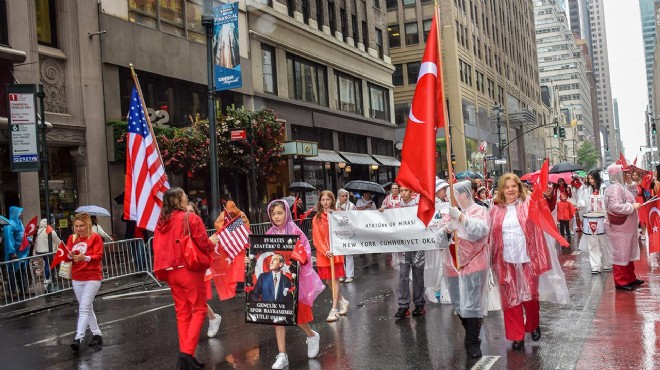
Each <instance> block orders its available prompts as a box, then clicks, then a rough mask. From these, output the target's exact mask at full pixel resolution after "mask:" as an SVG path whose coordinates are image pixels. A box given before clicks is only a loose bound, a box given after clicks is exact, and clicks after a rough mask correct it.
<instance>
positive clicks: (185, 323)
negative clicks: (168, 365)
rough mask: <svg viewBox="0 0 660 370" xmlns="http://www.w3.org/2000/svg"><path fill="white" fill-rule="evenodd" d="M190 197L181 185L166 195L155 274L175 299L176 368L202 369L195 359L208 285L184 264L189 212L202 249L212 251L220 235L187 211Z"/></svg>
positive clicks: (156, 245)
mask: <svg viewBox="0 0 660 370" xmlns="http://www.w3.org/2000/svg"><path fill="white" fill-rule="evenodd" d="M187 204H188V196H187V195H186V194H185V193H184V191H183V190H182V189H181V188H172V189H169V190H168V191H166V192H165V195H164V196H163V209H162V211H161V214H160V219H159V220H158V226H157V227H156V232H155V233H154V273H155V274H156V277H157V278H158V279H160V280H165V281H167V283H168V284H169V286H170V289H171V292H172V298H174V310H175V312H176V321H177V329H178V332H179V351H180V352H179V355H178V356H177V369H203V368H204V364H203V363H201V362H199V361H197V359H196V358H195V350H196V349H197V341H198V339H199V333H200V331H201V329H202V325H203V323H204V318H205V317H206V286H205V285H204V272H196V271H191V270H188V269H187V268H186V267H185V266H184V260H183V246H182V245H181V244H180V243H179V239H181V237H183V236H184V227H185V226H184V219H185V216H186V213H187V214H188V223H189V225H190V238H191V240H192V241H193V242H194V243H195V245H196V246H197V247H198V248H199V249H200V250H201V251H202V252H207V253H210V252H211V250H212V249H213V245H214V244H215V243H217V242H218V237H217V236H216V235H213V236H212V237H210V238H208V237H207V236H206V228H205V227H204V222H203V221H202V219H201V218H200V217H199V216H197V215H195V214H194V213H192V212H186V206H187Z"/></svg>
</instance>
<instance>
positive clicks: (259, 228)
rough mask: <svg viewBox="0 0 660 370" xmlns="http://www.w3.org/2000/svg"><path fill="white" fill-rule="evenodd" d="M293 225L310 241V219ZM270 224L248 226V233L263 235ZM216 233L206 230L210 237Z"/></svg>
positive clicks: (298, 221) (212, 230)
mask: <svg viewBox="0 0 660 370" xmlns="http://www.w3.org/2000/svg"><path fill="white" fill-rule="evenodd" d="M294 223H295V224H296V225H297V226H298V227H299V228H300V230H302V232H303V233H305V236H307V239H309V240H310V242H311V240H312V218H311V217H308V218H306V219H304V220H297V221H294ZM271 226H272V224H271V223H270V222H262V223H258V224H250V231H251V232H252V234H256V235H263V234H265V233H266V231H268V229H270V227H271ZM215 232H216V230H215V229H208V230H206V233H207V234H208V236H209V237H210V236H211V235H213V234H214V233H215Z"/></svg>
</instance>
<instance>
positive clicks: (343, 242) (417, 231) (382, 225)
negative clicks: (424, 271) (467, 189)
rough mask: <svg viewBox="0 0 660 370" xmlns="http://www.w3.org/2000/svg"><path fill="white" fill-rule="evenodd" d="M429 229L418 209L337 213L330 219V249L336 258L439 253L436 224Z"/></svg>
mask: <svg viewBox="0 0 660 370" xmlns="http://www.w3.org/2000/svg"><path fill="white" fill-rule="evenodd" d="M437 216H438V214H437V213H436V214H435V216H434V218H433V221H432V222H431V224H429V227H428V228H427V227H426V226H424V224H423V223H422V221H420V220H419V218H417V207H405V208H391V209H386V210H385V211H383V212H380V211H335V212H332V213H331V214H330V216H329V222H330V245H331V248H332V252H333V253H334V254H337V255H349V254H363V253H385V252H410V251H420V250H436V249H438V247H436V245H435V234H436V233H437V232H438V231H439V228H438V227H434V222H435V221H436V220H437V219H439V217H437Z"/></svg>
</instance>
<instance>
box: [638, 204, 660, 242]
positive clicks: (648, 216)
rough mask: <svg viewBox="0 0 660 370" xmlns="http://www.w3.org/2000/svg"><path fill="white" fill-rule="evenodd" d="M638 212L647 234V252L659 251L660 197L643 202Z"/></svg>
mask: <svg viewBox="0 0 660 370" xmlns="http://www.w3.org/2000/svg"><path fill="white" fill-rule="evenodd" d="M639 214H640V216H641V221H642V223H643V224H645V225H646V232H647V233H648V234H649V254H651V253H660V198H659V199H656V200H653V201H650V202H648V203H644V205H643V206H642V208H640V213H639Z"/></svg>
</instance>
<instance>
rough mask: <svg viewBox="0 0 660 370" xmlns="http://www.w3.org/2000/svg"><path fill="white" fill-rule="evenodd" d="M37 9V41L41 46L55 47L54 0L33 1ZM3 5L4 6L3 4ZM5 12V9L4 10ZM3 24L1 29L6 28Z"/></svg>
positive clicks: (4, 23)
mask: <svg viewBox="0 0 660 370" xmlns="http://www.w3.org/2000/svg"><path fill="white" fill-rule="evenodd" d="M35 1H36V8H37V41H38V42H39V43H40V44H41V45H46V46H52V47H54V48H56V47H57V17H56V9H55V0H35ZM3 5H4V4H3ZM4 11H5V12H6V9H5V10H4ZM6 25H7V22H3V26H2V27H7V26H6Z"/></svg>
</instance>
